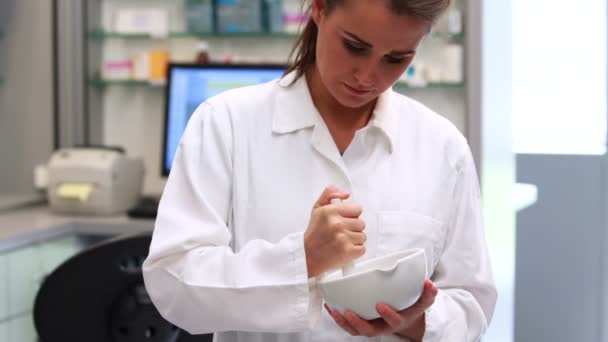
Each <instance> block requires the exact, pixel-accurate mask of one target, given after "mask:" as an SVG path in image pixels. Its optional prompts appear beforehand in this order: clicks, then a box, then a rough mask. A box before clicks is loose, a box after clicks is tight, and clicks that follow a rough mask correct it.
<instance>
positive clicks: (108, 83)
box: [0, 78, 465, 89]
mask: <svg viewBox="0 0 608 342" xmlns="http://www.w3.org/2000/svg"><path fill="white" fill-rule="evenodd" d="M89 83H90V84H91V85H93V86H96V87H106V86H127V87H150V88H159V87H165V86H166V83H165V82H149V81H137V80H104V79H101V78H94V79H92V80H91V81H90V82H89ZM0 84H1V80H0ZM464 86H465V85H464V83H449V82H436V83H428V84H427V85H425V86H421V87H413V86H410V85H409V84H407V83H406V82H403V81H399V82H397V83H395V87H396V88H401V89H404V88H406V89H430V88H448V89H450V88H453V89H458V88H464Z"/></svg>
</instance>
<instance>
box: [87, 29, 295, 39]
mask: <svg viewBox="0 0 608 342" xmlns="http://www.w3.org/2000/svg"><path fill="white" fill-rule="evenodd" d="M296 37H297V34H295V33H287V32H285V33H271V32H251V33H247V32H235V33H192V32H171V33H169V35H168V36H166V37H162V36H158V37H157V36H152V35H150V34H146V33H141V34H139V33H136V34H124V33H116V32H106V31H92V32H89V39H91V40H97V41H102V40H107V39H134V40H135V39H137V40H167V39H198V38H207V39H208V38H264V39H277V38H289V39H292V38H296Z"/></svg>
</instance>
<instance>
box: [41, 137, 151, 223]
mask: <svg viewBox="0 0 608 342" xmlns="http://www.w3.org/2000/svg"><path fill="white" fill-rule="evenodd" d="M46 169H47V177H48V182H47V198H48V201H49V205H50V208H51V210H52V211H54V212H57V213H63V214H85V215H112V214H120V213H124V212H126V211H127V210H128V209H129V208H131V207H133V206H134V205H135V203H136V202H137V200H138V199H139V196H140V193H141V188H142V182H143V177H144V166H143V161H142V160H141V159H139V158H129V157H127V156H126V155H125V153H124V151H123V150H121V149H119V148H109V147H77V148H64V149H59V150H57V151H56V152H54V153H53V154H52V156H51V158H50V160H49V162H48V164H47V167H46Z"/></svg>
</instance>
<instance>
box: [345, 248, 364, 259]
mask: <svg viewBox="0 0 608 342" xmlns="http://www.w3.org/2000/svg"><path fill="white" fill-rule="evenodd" d="M365 251H366V249H365V245H350V246H347V247H346V250H345V253H346V255H347V257H348V258H349V259H357V258H359V257H362V256H363V255H364V254H365Z"/></svg>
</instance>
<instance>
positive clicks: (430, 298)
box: [416, 279, 439, 310]
mask: <svg viewBox="0 0 608 342" xmlns="http://www.w3.org/2000/svg"><path fill="white" fill-rule="evenodd" d="M438 292H439V290H438V289H437V287H436V286H435V284H433V282H432V281H430V280H428V279H427V280H426V281H425V282H424V291H423V292H422V296H420V299H419V300H418V302H417V303H416V304H418V305H420V306H422V307H423V308H424V309H423V310H426V309H427V308H428V307H429V306H431V305H433V303H434V302H435V297H436V296H437V293H438Z"/></svg>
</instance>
